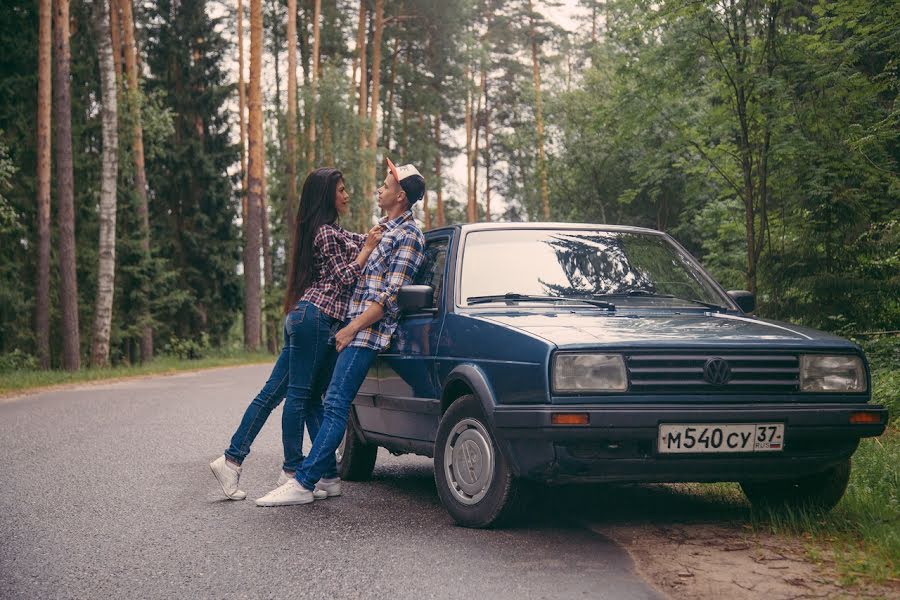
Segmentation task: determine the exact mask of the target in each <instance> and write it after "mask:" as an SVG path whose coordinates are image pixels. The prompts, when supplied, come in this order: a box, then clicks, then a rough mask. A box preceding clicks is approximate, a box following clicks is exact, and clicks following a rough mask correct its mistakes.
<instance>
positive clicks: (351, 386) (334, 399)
mask: <svg viewBox="0 0 900 600" xmlns="http://www.w3.org/2000/svg"><path fill="white" fill-rule="evenodd" d="M377 355H378V351H377V350H372V349H370V348H357V347H355V346H350V347H348V348H344V350H342V351H341V352H340V353H339V354H338V356H337V362H336V363H335V365H334V375H333V376H332V378H331V383H329V384H328V391H327V392H325V420H324V421H323V422H322V426H321V428H320V429H319V433H318V435H316V436H315V437H314V438H313V445H312V448H310V450H309V455H308V456H307V457H306V460H304V461H303V464H302V465H301V466H300V468H299V469H297V474H296V477H297V481H299V482H300V485H302V486H303V487H305V488H306V489H308V490H312V489H314V488H315V487H316V482H317V481H319V479H321V478H322V477H333V476H334V475H332V474H331V471H332V469H333V465H334V464H335V463H334V452H335V450H337V447H338V446H340V444H341V439H342V438H343V437H344V430H345V429H346V428H347V415H348V414H349V412H350V404H351V403H352V402H353V399H354V398H356V393H357V392H358V391H359V388H360V386H362V384H363V381H365V379H366V373H368V372H369V367H370V366H372V363H373V362H374V361H375V357H376V356H377ZM310 435H312V434H310Z"/></svg>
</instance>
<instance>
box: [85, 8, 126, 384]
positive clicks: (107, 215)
mask: <svg viewBox="0 0 900 600" xmlns="http://www.w3.org/2000/svg"><path fill="white" fill-rule="evenodd" d="M109 15H110V11H109V5H108V4H107V2H106V0H95V5H94V31H95V37H96V42H97V57H98V59H99V64H100V92H101V99H100V103H101V108H100V114H101V124H102V136H103V155H102V170H101V175H100V242H99V252H98V255H99V265H98V269H97V300H96V304H95V310H94V330H93V335H92V342H91V364H92V365H93V366H95V367H102V366H106V364H107V363H108V362H109V333H110V328H111V326H112V307H113V291H114V289H115V274H116V177H117V173H118V166H119V164H118V156H119V154H118V153H119V134H118V113H117V110H118V107H117V92H116V71H115V63H114V61H113V49H112V40H111V35H112V34H111V30H110V16H109Z"/></svg>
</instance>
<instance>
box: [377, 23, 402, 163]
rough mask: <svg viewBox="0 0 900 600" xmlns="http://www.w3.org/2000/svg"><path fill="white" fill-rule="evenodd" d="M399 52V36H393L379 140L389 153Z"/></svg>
mask: <svg viewBox="0 0 900 600" xmlns="http://www.w3.org/2000/svg"><path fill="white" fill-rule="evenodd" d="M399 54H400V38H394V47H393V49H392V51H391V76H390V78H389V79H388V89H387V95H386V97H385V101H384V127H382V132H381V140H382V143H381V145H382V147H383V148H384V151H385V152H387V153H388V155H390V153H391V126H392V125H393V120H394V85H395V84H396V82H397V55H399Z"/></svg>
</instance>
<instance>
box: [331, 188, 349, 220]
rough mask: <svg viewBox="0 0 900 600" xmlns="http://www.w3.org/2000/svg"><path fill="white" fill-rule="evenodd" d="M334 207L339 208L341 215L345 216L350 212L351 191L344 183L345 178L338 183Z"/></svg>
mask: <svg viewBox="0 0 900 600" xmlns="http://www.w3.org/2000/svg"><path fill="white" fill-rule="evenodd" d="M334 207H335V208H336V209H337V211H338V214H339V215H341V216H345V215H347V214H349V213H350V192H348V191H347V187H346V186H345V185H344V180H343V179H341V180H340V181H338V184H337V191H336V192H335V194H334Z"/></svg>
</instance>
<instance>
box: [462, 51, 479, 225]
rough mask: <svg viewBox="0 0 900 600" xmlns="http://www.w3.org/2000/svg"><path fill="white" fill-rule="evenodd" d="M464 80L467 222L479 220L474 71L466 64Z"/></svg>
mask: <svg viewBox="0 0 900 600" xmlns="http://www.w3.org/2000/svg"><path fill="white" fill-rule="evenodd" d="M463 80H464V81H465V82H466V106H465V109H464V110H465V115H464V119H463V120H464V122H465V127H466V220H467V221H468V222H469V223H474V222H475V221H476V220H477V214H476V210H475V193H474V192H473V191H472V69H471V67H470V66H469V65H468V64H466V68H465V73H464V75H463Z"/></svg>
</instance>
